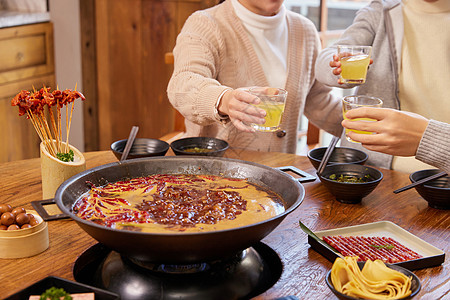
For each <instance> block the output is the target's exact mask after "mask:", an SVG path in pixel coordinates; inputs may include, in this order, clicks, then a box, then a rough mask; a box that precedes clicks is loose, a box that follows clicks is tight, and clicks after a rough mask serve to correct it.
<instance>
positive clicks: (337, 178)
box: [328, 174, 371, 183]
mask: <svg viewBox="0 0 450 300" xmlns="http://www.w3.org/2000/svg"><path fill="white" fill-rule="evenodd" d="M328 178H329V179H331V180H334V181H337V182H347V183H364V182H368V181H370V180H371V177H370V175H368V174H366V175H364V176H363V177H358V176H353V175H343V174H341V175H339V176H337V175H336V174H331V175H330V176H329V177H328Z"/></svg>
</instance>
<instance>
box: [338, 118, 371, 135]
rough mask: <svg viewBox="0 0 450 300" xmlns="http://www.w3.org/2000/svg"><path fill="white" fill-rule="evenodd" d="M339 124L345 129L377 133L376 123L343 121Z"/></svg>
mask: <svg viewBox="0 0 450 300" xmlns="http://www.w3.org/2000/svg"><path fill="white" fill-rule="evenodd" d="M341 124H342V126H343V127H345V128H347V129H353V130H361V131H370V132H379V130H378V128H379V123H378V122H368V121H352V120H343V121H342V123H341Z"/></svg>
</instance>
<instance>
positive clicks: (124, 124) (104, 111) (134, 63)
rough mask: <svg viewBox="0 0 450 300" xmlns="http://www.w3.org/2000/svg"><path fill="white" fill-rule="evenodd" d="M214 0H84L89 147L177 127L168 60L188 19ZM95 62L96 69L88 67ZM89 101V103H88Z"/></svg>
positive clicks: (100, 147)
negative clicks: (135, 129) (135, 133)
mask: <svg viewBox="0 0 450 300" xmlns="http://www.w3.org/2000/svg"><path fill="white" fill-rule="evenodd" d="M215 3H216V1H212V0H126V1H124V0H95V2H94V5H92V2H89V0H81V2H80V5H81V8H80V12H81V18H82V20H81V23H82V24H83V27H82V32H83V35H84V34H85V33H86V34H87V35H86V36H83V37H82V41H83V47H82V49H83V82H84V83H86V82H87V83H88V85H87V87H88V89H87V90H85V91H84V93H85V96H86V98H87V99H88V101H89V103H90V106H89V107H86V109H85V120H84V125H85V126H84V127H85V135H86V137H85V140H86V141H87V143H89V144H86V145H85V148H86V150H106V149H109V146H110V144H111V143H112V142H113V141H115V140H118V139H124V138H127V137H128V134H129V131H130V129H131V127H132V126H134V125H137V126H139V133H138V137H148V138H159V137H161V136H163V135H165V134H167V133H168V132H171V131H173V130H174V123H175V118H174V115H175V111H174V109H173V108H172V106H171V105H170V103H169V101H168V99H167V93H166V89H167V84H168V82H169V79H170V76H171V75H172V68H173V66H171V65H167V64H165V62H164V55H165V53H167V52H170V51H172V49H173V47H174V45H175V40H176V36H177V35H178V33H179V31H180V29H181V27H182V26H183V24H184V21H185V19H186V18H187V17H188V16H189V15H190V14H191V13H192V12H194V11H195V10H198V9H201V8H205V7H207V6H210V5H213V4H215ZM89 63H90V64H95V68H94V67H92V66H90V65H89ZM88 101H86V103H87V102H88Z"/></svg>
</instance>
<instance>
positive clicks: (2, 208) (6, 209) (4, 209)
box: [0, 204, 12, 215]
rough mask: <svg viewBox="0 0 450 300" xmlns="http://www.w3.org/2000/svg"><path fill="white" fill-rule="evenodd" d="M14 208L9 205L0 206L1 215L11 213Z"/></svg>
mask: <svg viewBox="0 0 450 300" xmlns="http://www.w3.org/2000/svg"><path fill="white" fill-rule="evenodd" d="M11 211H12V207H11V205H9V204H0V215H1V214H2V213H5V212H11Z"/></svg>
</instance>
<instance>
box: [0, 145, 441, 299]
mask: <svg viewBox="0 0 450 300" xmlns="http://www.w3.org/2000/svg"><path fill="white" fill-rule="evenodd" d="M84 155H85V158H86V165H87V169H89V168H93V167H96V166H99V165H103V164H107V163H111V162H116V161H117V159H116V157H115V156H114V155H113V154H112V152H110V151H98V152H88V153H85V154H84ZM167 155H173V154H172V153H170V150H169V153H168V154H167ZM225 157H228V158H236V159H240V160H245V161H252V162H256V163H259V164H263V165H267V166H270V167H281V166H295V167H297V168H299V169H300V170H303V171H305V172H307V173H309V174H312V175H315V169H314V168H313V166H312V165H311V164H310V162H309V160H308V158H307V157H306V156H299V155H294V154H285V153H274V152H250V151H244V150H241V149H228V150H227V152H226V153H225ZM0 170H1V172H0V203H8V204H10V205H11V206H13V207H17V206H23V207H25V208H26V209H33V208H32V206H31V202H32V201H38V200H42V187H41V173H40V159H39V158H36V159H29V160H22V161H14V162H8V163H3V164H1V165H0ZM380 171H381V172H382V173H383V176H384V177H383V180H382V181H381V183H380V184H379V185H378V187H377V188H376V189H375V190H374V191H373V192H372V193H371V194H369V195H368V196H366V197H365V198H364V199H363V200H362V202H361V203H359V204H343V203H340V202H338V201H337V200H336V199H335V198H334V197H333V195H331V194H330V193H329V192H328V191H327V189H326V188H325V187H324V186H323V185H322V184H321V182H320V181H319V180H318V179H316V180H315V181H312V182H307V183H303V186H304V188H305V197H304V200H303V202H302V203H301V205H300V206H299V207H298V208H297V209H296V210H294V211H293V212H291V213H290V214H289V215H288V216H287V217H286V218H285V219H284V220H283V222H282V223H281V224H280V225H279V226H278V227H277V228H275V230H274V231H272V232H271V233H270V234H269V235H268V236H266V237H265V238H264V239H263V240H262V242H263V243H264V244H266V245H268V246H269V247H270V248H272V249H273V250H274V251H275V252H276V253H277V254H278V256H279V257H280V260H281V262H282V264H283V271H282V274H281V277H280V278H279V280H278V281H277V282H276V283H275V284H274V285H273V286H272V287H270V288H269V289H268V290H267V291H265V292H264V293H262V294H260V295H259V296H257V297H255V299H258V300H260V299H276V298H281V297H285V296H296V297H297V298H298V299H336V297H335V296H334V294H333V293H332V292H331V290H330V289H329V288H328V287H327V285H326V282H325V276H326V274H327V272H328V271H329V270H330V269H331V266H332V262H331V261H329V260H327V259H326V258H325V257H323V256H322V255H321V254H319V253H318V252H316V251H315V250H314V249H312V248H311V246H310V245H309V244H308V242H307V235H306V234H305V233H304V232H303V231H302V229H301V228H300V227H299V221H301V222H302V223H304V224H305V225H306V226H308V227H309V228H310V229H311V230H313V231H319V230H326V229H333V228H342V227H347V226H353V225H359V224H368V223H373V222H377V221H390V222H393V223H395V224H396V225H398V226H400V227H401V228H403V229H405V230H407V231H408V232H410V233H411V234H413V235H415V236H416V237H418V238H420V239H422V240H424V241H425V242H427V243H429V244H431V245H433V246H434V247H437V248H438V249H441V250H442V251H443V252H444V253H445V255H446V257H445V261H444V262H443V263H442V265H439V266H435V267H429V268H424V269H419V270H414V271H413V272H414V274H416V275H417V276H418V278H419V279H420V281H421V284H422V287H421V290H420V292H419V293H418V294H417V296H416V297H415V298H416V299H450V280H449V279H450V263H449V253H450V243H449V241H450V212H449V211H448V210H439V209H434V208H430V207H429V206H428V203H427V202H426V201H425V200H424V199H423V198H421V196H420V195H419V194H418V193H417V192H416V191H415V190H414V189H411V190H408V191H405V192H402V193H399V194H394V193H393V191H394V190H395V189H397V188H399V187H402V186H404V185H406V184H409V183H410V182H409V178H408V174H405V173H401V172H397V171H392V170H386V169H380ZM48 231H49V240H50V243H49V248H48V249H47V250H45V251H44V252H42V253H40V254H38V255H35V256H32V257H27V258H19V259H0V298H3V297H8V296H10V295H12V294H14V293H16V292H18V291H20V290H21V289H23V288H25V287H27V286H29V285H31V284H33V283H35V282H37V281H39V280H41V279H43V278H45V277H47V276H57V277H62V278H65V279H69V280H74V276H73V266H74V263H75V261H76V259H77V258H78V257H79V256H80V255H81V254H82V253H83V252H84V251H85V250H87V249H88V248H90V247H91V246H93V245H95V244H97V241H96V240H94V239H93V238H92V237H91V236H89V235H88V234H87V233H86V232H84V231H83V230H82V229H81V228H80V227H79V226H78V225H77V224H76V223H75V222H74V221H73V220H72V219H60V220H55V221H48Z"/></svg>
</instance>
